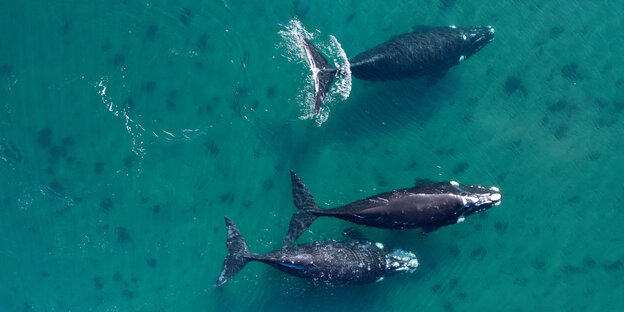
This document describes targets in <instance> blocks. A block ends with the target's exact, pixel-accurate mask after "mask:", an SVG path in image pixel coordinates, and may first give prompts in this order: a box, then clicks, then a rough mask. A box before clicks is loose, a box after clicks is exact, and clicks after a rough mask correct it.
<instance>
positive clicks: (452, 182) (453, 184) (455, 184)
mask: <svg viewBox="0 0 624 312" xmlns="http://www.w3.org/2000/svg"><path fill="white" fill-rule="evenodd" d="M449 183H451V185H452V186H459V183H457V182H456V181H451V182H449Z"/></svg>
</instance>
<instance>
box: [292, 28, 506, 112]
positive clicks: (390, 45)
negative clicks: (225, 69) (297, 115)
mask: <svg viewBox="0 0 624 312" xmlns="http://www.w3.org/2000/svg"><path fill="white" fill-rule="evenodd" d="M297 37H298V39H299V41H300V42H301V44H302V47H303V50H304V51H305V54H306V61H307V63H308V64H309V65H310V67H311V69H312V72H313V84H314V113H315V114H316V113H318V111H319V110H320V109H321V106H322V105H323V102H324V101H325V98H326V97H327V94H328V92H329V89H330V87H331V84H332V81H333V79H334V78H336V77H340V76H344V75H346V73H347V70H346V69H347V68H344V67H343V68H336V67H334V66H332V65H331V64H330V63H329V62H328V61H327V59H326V58H325V57H324V56H323V55H322V54H321V52H319V50H318V49H317V48H316V47H315V46H314V45H313V44H312V43H311V42H310V40H308V39H307V38H305V37H304V36H303V35H301V34H299V35H298V36H297ZM492 40H494V28H493V27H492V26H472V27H456V26H449V27H427V26H420V27H417V29H416V30H415V31H413V32H410V33H406V34H402V35H398V36H395V37H393V38H391V39H390V40H388V41H386V42H384V43H382V44H379V45H377V46H375V47H373V48H371V49H369V50H367V51H365V52H362V53H360V54H358V55H356V56H355V57H354V58H352V59H351V60H350V61H349V65H348V69H349V70H350V72H351V75H352V76H354V77H356V78H358V79H363V80H369V81H384V80H398V79H405V78H411V77H416V76H425V75H430V76H431V77H435V78H436V79H438V78H439V77H442V76H444V74H445V73H446V72H447V71H448V70H449V69H450V68H451V67H453V66H455V65H457V64H459V63H461V62H463V61H464V60H466V59H468V58H469V57H471V56H472V55H474V54H475V53H477V52H478V51H480V50H481V49H482V48H483V47H485V46H486V45H487V44H488V43H490V42H491V41H492Z"/></svg>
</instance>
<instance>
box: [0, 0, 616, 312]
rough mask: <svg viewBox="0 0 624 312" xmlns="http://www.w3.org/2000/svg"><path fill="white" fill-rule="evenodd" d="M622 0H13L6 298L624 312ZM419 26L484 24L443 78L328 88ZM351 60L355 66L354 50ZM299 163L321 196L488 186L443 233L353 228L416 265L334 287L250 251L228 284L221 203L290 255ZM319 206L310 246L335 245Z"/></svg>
mask: <svg viewBox="0 0 624 312" xmlns="http://www.w3.org/2000/svg"><path fill="white" fill-rule="evenodd" d="M622 12H624V2H623V1H603V2H591V1H570V0H568V1H563V0H559V1H541V0H540V1H537V0H528V1H498V2H483V1H474V0H473V1H455V0H440V1H399V2H396V3H390V2H387V1H372V0H360V1H347V0H338V1H336V0H332V1H326V0H321V1H300V0H293V1H279V0H276V1H233V0H208V1H117V0H115V1H53V2H51V1H37V0H21V1H8V0H0V31H1V34H2V36H1V37H0V230H1V233H2V235H0V311H353V310H356V311H491V310H502V311H622V310H624V227H623V225H624V179H622V174H623V173H624V143H623V138H624V92H623V91H622V90H623V88H624V59H623V58H622V55H624V35H623V30H624V15H623V13H622ZM420 25H431V26H447V25H457V26H470V25H492V26H493V27H495V29H496V39H495V40H494V41H493V42H492V43H490V44H489V45H487V46H486V47H485V48H483V50H481V51H480V52H478V53H477V54H475V55H474V56H472V57H470V58H469V59H467V60H465V61H464V62H462V63H461V64H460V65H458V66H456V67H453V68H452V69H451V70H450V71H449V72H448V73H447V74H446V75H445V76H444V77H443V78H442V79H440V80H439V81H438V82H437V83H429V81H428V79H427V78H426V77H423V78H414V79H407V80H401V81H392V82H367V81H363V80H358V79H353V80H352V81H351V83H348V81H347V83H342V82H340V83H339V84H336V85H335V87H334V89H333V90H332V91H331V94H330V97H331V99H330V101H329V102H328V103H327V104H326V105H325V108H324V110H323V111H322V113H321V115H319V116H316V117H314V116H312V115H310V109H311V108H310V106H309V104H310V103H309V99H310V96H311V83H310V79H311V74H312V73H311V71H310V68H309V67H308V65H307V64H306V63H305V60H304V59H302V58H301V48H300V47H298V46H296V43H294V42H293V40H292V39H293V34H294V33H293V32H301V33H304V32H305V33H306V34H307V36H309V38H313V40H312V41H313V42H314V43H315V44H316V45H318V46H319V47H320V49H321V50H322V52H323V53H324V54H326V55H329V58H330V59H331V62H332V63H335V64H339V63H340V62H344V60H345V59H346V58H352V57H354V56H355V55H356V54H358V53H360V52H362V51H365V50H367V49H369V48H371V47H373V46H375V45H377V44H379V43H382V42H384V41H386V40H388V39H390V38H391V37H393V36H395V35H398V34H402V33H405V32H410V31H412V30H413V29H415V28H418V27H419V26H420ZM345 56H346V57H345ZM341 83H342V84H341ZM290 169H292V170H294V171H295V172H297V174H298V175H299V176H300V177H301V179H302V180H303V181H304V182H305V183H306V185H307V186H308V188H309V189H310V191H311V193H312V194H313V195H314V196H315V198H316V200H317V201H318V203H319V205H320V206H321V207H323V208H330V207H335V206H339V205H343V204H347V203H349V202H352V201H354V200H358V199H361V198H365V197H368V196H372V195H375V194H377V193H381V192H386V191H390V190H393V189H398V188H405V187H410V186H413V185H414V184H415V183H417V182H418V181H421V180H422V179H429V180H434V181H449V180H455V181H459V182H460V183H464V184H481V185H486V186H497V187H499V188H500V190H501V192H502V194H503V198H502V204H501V205H500V206H497V207H493V208H492V209H490V210H488V211H486V212H484V213H481V214H478V215H473V216H470V217H468V218H466V221H465V222H463V223H460V224H457V225H453V226H448V227H443V228H441V229H439V230H437V231H435V232H433V233H430V234H429V235H423V234H422V233H421V230H418V229H415V230H404V231H391V230H380V229H373V228H364V227H360V229H361V230H362V232H363V234H364V235H365V236H366V237H367V238H368V239H371V240H374V241H378V242H382V243H383V244H384V245H386V246H387V248H401V249H404V250H409V251H413V252H414V253H415V254H416V255H417V256H418V258H419V262H420V267H419V268H418V270H417V271H416V272H414V273H413V274H406V275H394V276H389V277H387V278H386V279H385V280H384V281H382V282H379V283H372V284H365V285H350V286H349V285H347V286H329V285H325V284H320V283H314V282H310V281H307V280H302V279H298V278H296V277H292V276H290V275H287V274H284V273H282V272H280V271H277V270H275V269H274V268H271V267H269V266H267V265H265V264H262V263H258V262H253V263H250V264H248V265H247V266H246V267H245V268H243V269H242V270H241V271H240V272H239V273H238V274H237V275H236V276H234V278H232V280H230V281H229V282H228V283H227V284H225V285H223V286H222V287H220V288H216V287H214V286H213V285H214V283H215V281H216V279H217V277H218V276H219V273H220V271H221V266H222V264H223V259H224V257H225V256H226V254H227V250H226V245H225V240H226V229H225V224H224V221H223V217H224V216H228V217H230V218H231V219H232V220H233V221H234V222H235V223H236V224H237V225H238V227H239V228H240V230H241V232H242V234H243V236H244V237H245V238H246V240H247V242H248V244H249V247H250V249H251V250H252V251H253V252H257V253H265V252H269V251H272V250H275V249H278V248H280V246H281V242H282V240H283V238H284V235H285V233H286V231H287V227H288V222H289V220H290V217H291V215H292V213H293V212H295V211H296V208H295V207H294V205H293V203H292V194H291V185H290V177H289V173H288V171H289V170H290ZM351 226H352V224H350V223H346V222H344V221H341V220H338V219H334V218H320V219H318V220H317V221H316V222H314V224H313V225H312V226H311V227H310V229H309V230H308V231H306V232H305V233H304V235H303V236H302V237H301V238H300V239H299V241H298V242H300V243H302V242H312V241H324V240H341V239H342V235H341V233H342V231H343V229H344V228H347V227H351Z"/></svg>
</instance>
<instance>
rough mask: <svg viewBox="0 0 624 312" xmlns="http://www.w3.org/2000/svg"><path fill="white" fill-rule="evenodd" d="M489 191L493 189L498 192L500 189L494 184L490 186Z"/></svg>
mask: <svg viewBox="0 0 624 312" xmlns="http://www.w3.org/2000/svg"><path fill="white" fill-rule="evenodd" d="M490 191H494V192H500V189H499V188H498V187H496V186H492V187H490Z"/></svg>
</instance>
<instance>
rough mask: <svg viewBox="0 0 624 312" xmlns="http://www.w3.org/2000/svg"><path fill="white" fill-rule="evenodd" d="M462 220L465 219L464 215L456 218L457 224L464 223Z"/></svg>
mask: <svg viewBox="0 0 624 312" xmlns="http://www.w3.org/2000/svg"><path fill="white" fill-rule="evenodd" d="M464 220H466V217H464V215H461V216H459V218H457V223H462V222H464Z"/></svg>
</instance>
